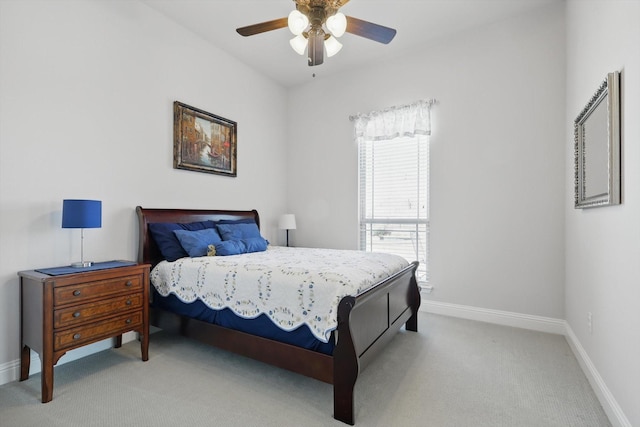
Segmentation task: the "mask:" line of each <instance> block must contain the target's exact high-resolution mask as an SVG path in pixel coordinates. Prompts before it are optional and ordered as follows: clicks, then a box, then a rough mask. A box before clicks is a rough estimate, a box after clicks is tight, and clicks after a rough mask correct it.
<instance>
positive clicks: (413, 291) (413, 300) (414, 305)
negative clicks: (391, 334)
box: [404, 261, 421, 332]
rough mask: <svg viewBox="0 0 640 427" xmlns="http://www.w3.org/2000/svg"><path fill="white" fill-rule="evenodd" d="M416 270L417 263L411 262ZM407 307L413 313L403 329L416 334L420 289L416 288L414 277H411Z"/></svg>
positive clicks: (416, 282) (416, 283)
mask: <svg viewBox="0 0 640 427" xmlns="http://www.w3.org/2000/svg"><path fill="white" fill-rule="evenodd" d="M412 264H413V265H415V268H416V270H417V269H418V261H413V262H412ZM409 289H410V291H409V307H410V308H411V310H412V311H413V314H412V315H411V317H410V318H409V319H408V320H407V323H405V325H404V326H405V329H406V330H407V331H412V332H418V309H419V308H420V299H421V298H420V288H419V287H418V281H417V280H416V275H415V274H413V275H412V276H411V286H409Z"/></svg>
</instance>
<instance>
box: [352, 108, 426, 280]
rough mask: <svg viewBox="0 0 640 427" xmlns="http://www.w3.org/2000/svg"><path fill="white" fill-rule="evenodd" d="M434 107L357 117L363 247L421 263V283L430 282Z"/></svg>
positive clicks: (419, 271) (361, 246) (419, 278)
mask: <svg viewBox="0 0 640 427" xmlns="http://www.w3.org/2000/svg"><path fill="white" fill-rule="evenodd" d="M432 103H433V101H425V102H422V103H419V104H413V105H411V106H406V107H396V108H393V109H391V110H386V111H383V112H380V113H371V114H369V115H367V116H363V115H359V116H357V117H355V118H352V119H353V120H354V121H356V126H355V133H356V141H357V142H358V152H359V181H360V188H359V190H360V196H359V198H360V248H361V249H363V250H367V251H372V252H389V253H394V254H398V255H401V256H403V257H404V258H406V259H407V260H408V261H415V260H417V261H419V262H420V266H419V267H418V280H419V281H420V282H427V281H428V280H429V141H428V135H429V133H430V130H431V129H430V121H429V116H430V114H429V108H430V106H431V104H432ZM416 108H417V109H418V111H417V112H416ZM403 109H404V110H405V111H406V114H404V115H403V114H402V113H403V111H402V110H403ZM385 114H386V116H385ZM416 117H418V118H420V120H417V121H415V123H417V125H413V127H412V126H411V125H410V126H408V127H407V124H408V123H409V124H410V122H411V121H412V120H413V119H415V118H416ZM425 118H426V120H425ZM372 121H378V124H375V123H372ZM418 122H419V123H418ZM367 129H368V130H369V131H370V132H369V133H367V132H366V130H367ZM374 129H385V130H386V132H385V131H383V132H375V131H373V130H374ZM359 130H361V131H362V132H359ZM385 133H386V134H389V135H386V134H385Z"/></svg>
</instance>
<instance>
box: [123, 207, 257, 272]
mask: <svg viewBox="0 0 640 427" xmlns="http://www.w3.org/2000/svg"><path fill="white" fill-rule="evenodd" d="M136 213H137V214H138V225H139V229H138V235H139V240H138V262H139V263H144V264H151V266H152V267H154V266H155V265H156V264H157V263H159V262H160V261H162V260H163V259H164V258H163V257H162V255H161V254H160V250H159V249H158V246H156V243H155V242H154V241H153V238H152V237H151V234H150V232H149V227H148V224H151V223H154V222H176V223H189V222H196V221H207V220H209V221H221V220H232V221H233V220H240V219H253V220H255V222H256V224H258V227H260V217H259V216H258V211H256V210H255V209H254V210H251V211H232V210H226V211H225V210H206V209H147V208H143V207H142V206H137V207H136Z"/></svg>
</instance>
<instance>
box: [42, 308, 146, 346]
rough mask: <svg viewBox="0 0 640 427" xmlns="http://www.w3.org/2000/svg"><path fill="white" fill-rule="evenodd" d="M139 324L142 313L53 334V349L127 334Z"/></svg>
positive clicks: (125, 315)
mask: <svg viewBox="0 0 640 427" xmlns="http://www.w3.org/2000/svg"><path fill="white" fill-rule="evenodd" d="M141 324H142V312H141V311H135V312H132V313H128V314H124V315H120V316H118V317H115V318H111V319H108V320H104V321H102V322H97V323H92V324H90V325H86V326H81V327H77V328H73V329H69V330H66V331H62V332H55V333H54V336H53V347H54V350H56V351H57V350H61V349H64V348H67V347H75V346H78V345H82V344H84V343H88V342H92V341H97V340H99V339H102V338H108V337H111V336H113V335H116V334H118V333H123V332H127V331H129V330H131V329H134V328H136V327H138V326H140V325H141Z"/></svg>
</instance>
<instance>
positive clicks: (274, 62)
mask: <svg viewBox="0 0 640 427" xmlns="http://www.w3.org/2000/svg"><path fill="white" fill-rule="evenodd" d="M142 1H143V2H144V3H146V4H147V5H148V6H150V7H151V8H153V9H155V10H157V11H158V12H160V13H162V14H163V15H165V16H167V17H168V18H169V19H171V20H173V21H175V22H176V23H178V24H180V25H182V26H184V27H186V28H188V29H189V30H191V31H193V32H194V33H196V34H198V35H200V36H201V37H202V38H204V39H205V40H208V41H209V42H211V43H212V44H214V45H215V46H217V47H218V48H221V49H223V50H225V51H227V52H228V53H230V54H231V55H233V56H234V57H236V58H238V59H239V60H240V61H242V62H244V63H245V64H247V65H249V66H250V67H252V68H254V69H256V70H258V71H259V72H261V73H262V74H264V75H266V76H269V77H270V78H272V79H273V80H275V81H277V82H278V83H280V84H282V85H283V86H286V87H290V86H295V85H298V84H301V83H305V82H307V81H309V80H310V79H312V74H314V73H315V74H316V75H317V76H318V77H320V76H327V75H330V74H336V73H339V72H340V71H343V70H346V69H350V68H355V67H360V66H365V65H367V64H371V65H375V64H376V63H377V62H379V61H385V60H390V59H392V58H393V57H394V56H397V55H401V54H404V53H406V52H410V51H411V50H412V49H416V47H418V46H421V45H425V44H429V43H437V40H438V39H440V38H443V37H447V36H450V35H452V34H454V33H457V32H463V31H467V30H472V29H473V28H476V27H480V26H483V25H487V24H490V23H492V22H496V21H500V20H503V19H506V18H508V17H510V16H513V15H517V14H522V13H527V12H528V11H530V10H532V9H535V8H538V7H542V6H544V5H547V4H549V3H554V2H560V1H563V0H351V1H350V2H349V3H347V4H346V5H345V6H343V7H342V9H341V11H342V12H343V13H344V14H345V15H349V16H353V17H355V18H359V19H363V20H366V21H370V22H374V23H376V24H380V25H384V26H387V27H391V28H395V29H396V30H397V31H398V32H397V34H396V37H395V38H394V39H393V41H391V43H390V44H388V45H384V44H381V43H377V42H374V41H371V40H368V39H365V38H362V37H358V36H356V35H353V34H349V33H346V34H345V35H344V36H342V37H341V38H340V41H341V43H342V44H343V45H344V46H343V48H342V50H341V51H340V52H339V53H338V54H337V55H335V56H333V57H331V58H325V61H324V64H322V65H318V66H315V67H309V66H308V65H307V59H306V57H305V56H299V55H298V54H296V53H295V52H294V51H293V50H292V49H291V47H290V46H289V39H291V38H292V37H293V35H292V34H291V33H290V32H289V30H288V29H287V28H282V29H279V30H274V31H270V32H267V33H262V34H258V35H254V36H250V37H242V36H240V35H239V34H238V33H236V31H235V29H236V28H238V27H244V26H247V25H251V24H256V23H259V22H264V21H270V20H272V19H277V18H283V17H286V16H287V15H288V14H289V12H290V11H291V10H293V9H294V8H295V3H294V2H293V0H142Z"/></svg>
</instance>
